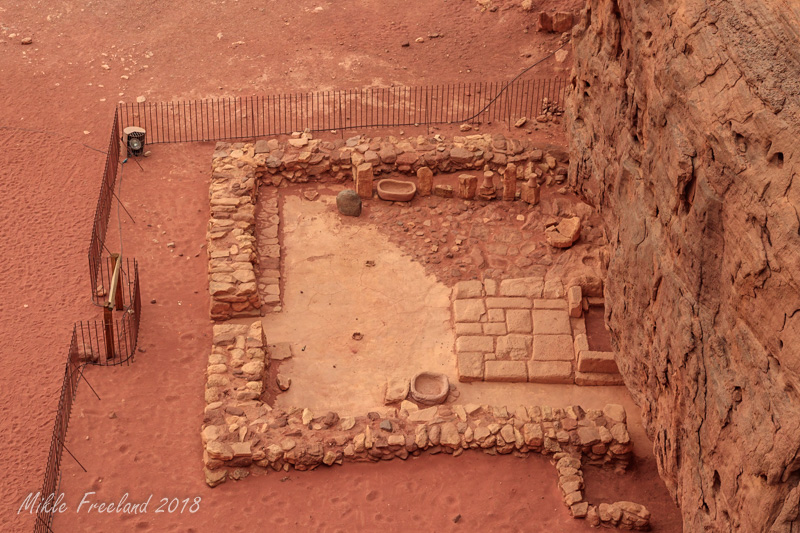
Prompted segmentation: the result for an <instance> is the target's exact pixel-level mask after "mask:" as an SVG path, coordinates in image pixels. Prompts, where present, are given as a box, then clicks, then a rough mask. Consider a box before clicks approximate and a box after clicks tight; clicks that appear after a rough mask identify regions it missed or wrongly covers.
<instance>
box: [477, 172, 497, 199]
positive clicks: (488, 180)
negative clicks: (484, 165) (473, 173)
mask: <svg viewBox="0 0 800 533" xmlns="http://www.w3.org/2000/svg"><path fill="white" fill-rule="evenodd" d="M493 176H494V172H492V171H491V170H486V171H485V172H484V173H483V183H482V184H481V189H480V192H479V193H478V196H479V197H480V198H482V199H484V200H494V198H495V197H496V196H497V192H496V191H495V189H494V182H493V181H492V177H493Z"/></svg>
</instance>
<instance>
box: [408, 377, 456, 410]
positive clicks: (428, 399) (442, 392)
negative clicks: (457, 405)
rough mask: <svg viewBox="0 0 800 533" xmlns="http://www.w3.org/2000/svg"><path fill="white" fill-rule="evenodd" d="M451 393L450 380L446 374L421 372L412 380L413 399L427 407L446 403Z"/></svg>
mask: <svg viewBox="0 0 800 533" xmlns="http://www.w3.org/2000/svg"><path fill="white" fill-rule="evenodd" d="M449 392H450V380H448V379H447V376H445V375H444V374H437V373H436V372H420V373H419V374H417V375H416V376H414V378H413V379H412V380H411V398H413V399H414V400H415V401H416V402H418V403H421V404H425V405H436V404H440V403H444V400H445V398H447V394H448V393H449Z"/></svg>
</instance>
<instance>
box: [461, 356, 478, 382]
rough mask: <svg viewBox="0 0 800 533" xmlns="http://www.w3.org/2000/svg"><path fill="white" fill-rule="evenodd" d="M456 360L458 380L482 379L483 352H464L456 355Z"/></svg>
mask: <svg viewBox="0 0 800 533" xmlns="http://www.w3.org/2000/svg"><path fill="white" fill-rule="evenodd" d="M457 360H458V380H459V381H481V380H483V354H481V353H475V352H464V353H460V354H458V355H457Z"/></svg>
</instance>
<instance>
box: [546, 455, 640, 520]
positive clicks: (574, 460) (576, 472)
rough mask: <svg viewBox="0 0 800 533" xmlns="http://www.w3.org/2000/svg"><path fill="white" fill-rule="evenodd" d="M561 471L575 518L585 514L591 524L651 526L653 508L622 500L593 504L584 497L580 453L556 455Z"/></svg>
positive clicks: (560, 484)
mask: <svg viewBox="0 0 800 533" xmlns="http://www.w3.org/2000/svg"><path fill="white" fill-rule="evenodd" d="M553 459H554V460H556V461H557V462H556V470H557V471H558V488H559V489H561V494H562V495H563V496H564V503H565V504H566V506H567V507H569V512H570V514H571V515H572V517H573V518H586V519H587V520H588V521H589V523H590V524H591V525H592V526H595V527H596V526H600V525H604V526H611V527H619V528H620V529H636V530H639V531H649V530H650V511H648V510H647V508H646V507H645V506H644V505H641V504H638V503H634V502H628V501H620V502H615V503H601V504H600V505H599V506H598V505H591V504H590V503H589V502H587V501H585V500H584V494H583V489H584V481H583V470H582V469H581V466H582V465H581V460H580V457H577V456H574V455H569V454H568V453H563V452H562V453H557V454H555V455H554V456H553Z"/></svg>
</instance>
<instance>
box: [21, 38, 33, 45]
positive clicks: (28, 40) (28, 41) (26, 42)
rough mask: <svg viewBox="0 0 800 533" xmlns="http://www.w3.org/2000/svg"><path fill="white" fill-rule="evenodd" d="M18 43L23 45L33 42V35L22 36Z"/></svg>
mask: <svg viewBox="0 0 800 533" xmlns="http://www.w3.org/2000/svg"><path fill="white" fill-rule="evenodd" d="M20 43H22V44H25V45H27V44H33V37H23V38H22V40H21V41H20Z"/></svg>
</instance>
